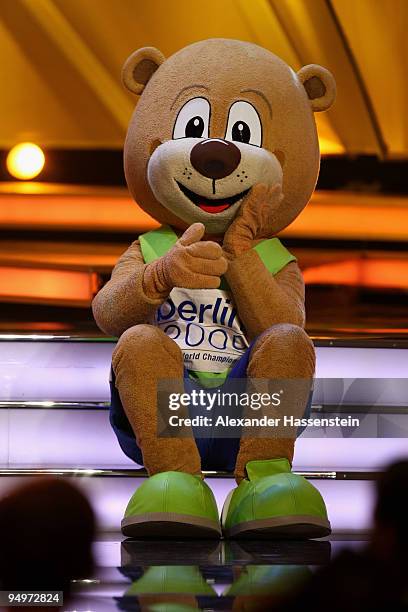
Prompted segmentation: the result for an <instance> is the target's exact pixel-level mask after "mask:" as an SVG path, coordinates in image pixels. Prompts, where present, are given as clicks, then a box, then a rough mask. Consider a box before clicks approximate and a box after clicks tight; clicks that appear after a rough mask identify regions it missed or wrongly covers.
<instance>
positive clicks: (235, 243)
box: [223, 183, 283, 258]
mask: <svg viewBox="0 0 408 612" xmlns="http://www.w3.org/2000/svg"><path fill="white" fill-rule="evenodd" d="M282 199H283V194H282V186H281V185H280V184H279V183H276V184H275V185H272V186H268V185H263V184H262V183H260V184H258V185H254V186H253V187H252V189H251V191H250V192H249V194H248V195H247V197H246V198H245V200H244V201H243V203H242V206H241V208H240V211H239V213H238V215H237V217H236V219H235V220H234V221H233V222H232V223H231V225H230V227H229V228H228V230H227V231H226V233H225V236H224V243H223V249H224V252H225V253H226V255H227V257H229V258H231V257H237V256H239V255H241V254H242V253H244V252H245V251H248V250H249V249H250V248H251V247H252V246H253V241H254V240H260V239H262V238H267V237H270V236H273V235H274V234H275V233H276V232H275V230H274V221H275V218H276V212H277V210H278V208H279V205H280V203H281V202H282Z"/></svg>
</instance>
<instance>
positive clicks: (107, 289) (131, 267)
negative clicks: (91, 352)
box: [92, 240, 167, 336]
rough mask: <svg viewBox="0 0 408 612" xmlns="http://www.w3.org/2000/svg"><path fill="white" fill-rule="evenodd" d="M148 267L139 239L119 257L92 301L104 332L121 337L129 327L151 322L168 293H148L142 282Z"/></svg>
mask: <svg viewBox="0 0 408 612" xmlns="http://www.w3.org/2000/svg"><path fill="white" fill-rule="evenodd" d="M146 268H147V265H146V264H145V263H144V261H143V256H142V253H141V250H140V245H139V241H138V240H136V241H135V242H133V243H132V244H131V245H130V247H129V248H128V249H127V251H125V253H123V255H122V256H121V257H120V259H119V261H118V263H117V264H116V266H115V267H114V269H113V272H112V276H111V279H110V280H109V281H108V282H107V283H106V285H105V286H104V287H102V289H101V290H100V291H99V293H98V294H97V295H96V296H95V298H94V300H93V302H92V310H93V315H94V318H95V321H96V323H97V325H98V327H99V328H100V329H101V330H102V331H103V332H104V333H105V334H108V335H110V336H120V335H121V334H123V332H124V331H126V330H127V329H128V328H129V327H132V326H133V325H137V324H139V323H146V322H148V321H149V320H150V318H151V317H152V316H153V314H154V312H155V311H156V309H157V307H158V306H160V304H162V303H163V302H164V300H165V299H166V297H167V296H166V294H163V295H157V297H148V296H147V295H146V292H145V288H144V283H143V279H144V274H145V269H146ZM152 294H153V293H152Z"/></svg>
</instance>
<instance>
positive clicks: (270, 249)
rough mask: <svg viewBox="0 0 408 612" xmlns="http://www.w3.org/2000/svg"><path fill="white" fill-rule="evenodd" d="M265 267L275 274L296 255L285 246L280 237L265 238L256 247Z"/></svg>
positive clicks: (293, 259) (294, 259)
mask: <svg viewBox="0 0 408 612" xmlns="http://www.w3.org/2000/svg"><path fill="white" fill-rule="evenodd" d="M254 250H255V251H256V252H257V253H258V255H259V257H260V258H261V260H262V263H263V265H264V266H265V268H266V269H267V270H268V271H269V272H270V273H271V274H273V275H275V274H277V273H278V272H280V271H281V270H283V268H284V267H285V266H287V265H288V263H290V262H291V261H296V257H295V256H294V255H292V253H290V252H289V251H288V249H287V248H286V247H284V246H283V244H282V243H281V241H280V240H279V238H270V239H269V240H263V241H262V242H260V243H259V244H257V245H256V247H254Z"/></svg>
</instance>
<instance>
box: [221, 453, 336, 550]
mask: <svg viewBox="0 0 408 612" xmlns="http://www.w3.org/2000/svg"><path fill="white" fill-rule="evenodd" d="M246 471H247V474H248V479H244V480H242V481H241V482H240V484H239V485H238V487H237V488H236V489H234V490H233V491H231V493H230V495H229V496H228V497H227V499H226V501H225V504H224V508H223V511H222V526H223V531H224V535H225V536H226V537H229V538H253V539H256V538H257V537H258V536H262V537H268V538H276V539H282V538H289V539H307V538H322V537H323V536H326V535H329V533H331V528H330V522H329V520H328V518H327V511H326V506H325V504H324V501H323V498H322V496H321V495H320V493H319V491H318V490H317V489H316V488H315V487H314V486H313V485H312V484H311V483H310V482H308V481H307V480H306V479H305V478H303V476H298V475H297V474H293V473H292V472H291V469H290V464H289V461H288V460H287V459H270V460H268V461H249V462H248V463H247V465H246Z"/></svg>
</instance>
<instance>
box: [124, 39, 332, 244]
mask: <svg viewBox="0 0 408 612" xmlns="http://www.w3.org/2000/svg"><path fill="white" fill-rule="evenodd" d="M123 82H124V84H125V86H126V87H127V88H128V89H129V90H130V91H132V92H133V93H135V94H138V95H140V100H139V102H138V104H137V106H136V110H135V112H134V115H133V118H132V120H131V123H130V126H129V130H128V135H127V139H126V144H125V173H126V179H127V183H128V186H129V189H130V191H131V193H132V195H133V197H134V198H135V200H136V201H137V202H138V204H139V205H140V206H141V207H142V208H143V209H144V210H145V211H147V212H148V213H149V214H150V215H151V216H153V217H154V218H155V219H157V220H158V221H160V222H161V223H165V224H170V225H172V226H173V227H178V228H181V229H184V228H186V227H187V226H188V225H190V224H192V223H194V222H197V221H198V222H201V223H203V224H204V225H205V227H206V231H207V233H208V234H213V235H220V234H224V233H225V231H226V229H227V228H228V226H229V225H230V223H231V221H232V220H233V219H234V217H235V216H236V214H237V212H238V210H239V208H240V206H241V204H242V202H243V200H244V199H245V197H246V195H247V194H248V192H249V191H250V190H251V188H252V187H253V186H254V185H257V184H265V185H270V186H272V185H274V184H276V183H282V191H283V194H284V197H283V199H282V200H281V201H280V203H279V206H278V207H277V209H276V210H275V211H274V222H273V227H271V230H272V231H273V233H277V232H279V231H280V230H282V229H283V228H284V227H286V226H287V225H288V224H289V223H291V221H293V220H294V219H295V217H297V215H298V214H299V213H300V212H301V210H302V209H303V208H304V206H305V205H306V204H307V202H308V200H309V198H310V196H311V194H312V192H313V189H314V187H315V184H316V180H317V176H318V171H319V145H318V138H317V133H316V127H315V121H314V117H313V113H314V111H323V110H326V109H327V108H329V107H330V105H331V104H332V103H333V101H334V97H335V82H334V79H333V77H332V75H331V74H330V73H329V72H328V71H327V70H326V69H324V68H322V67H321V66H318V65H314V64H312V65H308V66H304V67H303V68H302V69H301V70H299V72H298V73H296V72H294V71H293V70H292V69H291V68H290V67H289V66H288V65H287V64H286V63H285V62H284V61H282V60H281V59H280V58H279V57H277V56H276V55H274V54H273V53H271V52H269V51H267V50H266V49H263V48H261V47H258V46H256V45H254V44H250V43H244V42H240V41H235V40H224V39H212V40H206V41H203V42H198V43H195V44H193V45H190V46H188V47H185V48H184V49H181V51H178V52H177V53H175V54H174V55H172V56H171V57H170V58H169V59H165V58H164V56H163V55H162V54H161V53H160V51H158V50H157V49H154V48H144V49H140V50H138V51H136V52H135V53H133V55H131V56H130V57H129V59H128V60H127V62H126V64H125V66H124V69H123Z"/></svg>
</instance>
